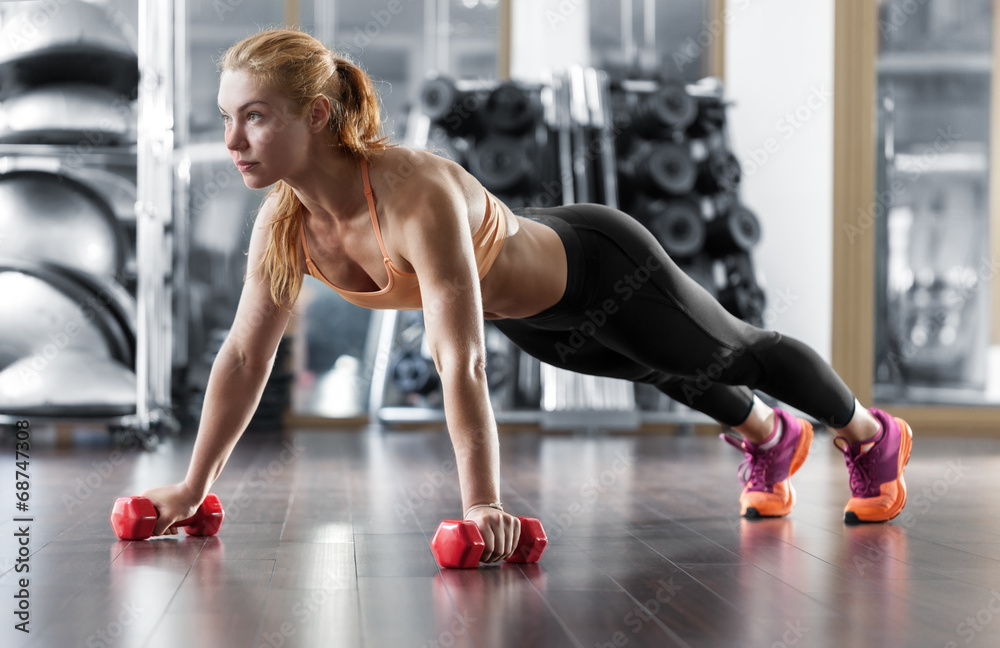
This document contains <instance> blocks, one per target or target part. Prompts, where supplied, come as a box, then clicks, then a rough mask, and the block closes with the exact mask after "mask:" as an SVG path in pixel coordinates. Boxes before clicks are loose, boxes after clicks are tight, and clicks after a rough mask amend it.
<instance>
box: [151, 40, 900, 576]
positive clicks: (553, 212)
mask: <svg viewBox="0 0 1000 648" xmlns="http://www.w3.org/2000/svg"><path fill="white" fill-rule="evenodd" d="M220 69H221V71H222V77H221V81H220V87H219V96H218V101H219V109H220V111H221V114H222V119H223V122H224V125H225V139H226V145H227V147H228V148H229V150H230V152H231V153H232V156H233V161H234V162H235V164H236V165H237V167H238V168H239V170H240V172H241V173H242V175H243V179H244V182H245V183H246V185H247V186H248V187H251V188H254V189H256V188H262V187H268V186H271V185H274V186H273V188H272V189H271V191H270V193H269V194H268V196H267V198H266V199H265V200H264V203H263V205H262V207H261V209H260V212H259V214H258V216H257V219H256V224H255V226H254V229H253V234H252V236H251V240H250V247H249V262H248V269H249V272H248V277H247V280H246V282H245V285H244V287H243V293H242V295H241V297H240V303H239V307H238V309H237V312H236V316H235V321H234V323H233V328H232V330H231V333H230V335H229V336H228V338H227V339H226V341H225V343H224V345H223V346H222V348H221V349H220V351H219V353H218V356H217V358H216V360H215V363H214V365H213V368H212V372H211V375H210V378H209V381H208V386H207V391H206V398H205V404H204V409H203V412H202V418H201V423H200V429H199V431H198V437H197V440H196V442H195V445H194V450H193V455H192V458H191V463H190V467H189V470H188V473H187V476H186V478H185V479H184V480H183V481H182V482H180V483H178V484H174V485H169V486H163V487H160V488H155V489H152V490H149V491H146V492H145V493H144V494H145V495H146V496H147V497H149V498H150V499H151V500H153V502H154V504H155V505H156V507H157V510H158V511H159V514H160V516H159V521H158V522H157V525H156V529H155V533H156V534H157V535H159V534H173V533H176V532H177V531H176V529H175V528H173V527H171V526H170V525H171V524H173V523H174V522H176V521H178V520H180V519H183V518H185V517H187V516H189V515H191V514H192V513H193V512H194V511H195V509H196V508H197V506H198V505H199V503H200V502H201V501H202V499H203V498H204V497H205V495H206V494H207V493H208V491H209V488H210V487H211V485H212V484H213V482H214V481H215V480H216V479H217V478H218V476H219V474H220V473H221V471H222V469H223V466H224V465H225V463H226V460H227V458H228V457H229V455H230V453H231V452H232V449H233V447H234V445H235V444H236V441H237V439H238V438H239V437H240V435H241V434H242V432H243V429H244V428H245V427H246V425H247V423H248V422H249V420H250V418H251V415H252V413H253V411H254V409H255V407H256V405H257V403H258V401H259V398H260V395H261V392H262V390H263V388H264V384H265V382H266V380H267V377H268V374H269V372H270V369H271V363H272V362H273V356H274V353H275V350H276V348H277V345H278V341H279V339H280V338H281V336H282V333H283V331H284V330H285V327H286V325H287V323H288V320H289V315H290V309H291V307H292V305H293V304H294V302H295V298H296V296H297V294H298V291H299V289H300V287H301V284H302V277H303V275H304V274H306V273H309V274H311V275H313V276H314V277H316V278H318V279H320V280H321V281H323V282H324V283H327V284H328V285H330V286H331V287H332V288H333V289H334V290H336V291H337V292H339V293H340V294H341V295H343V296H344V297H345V298H346V299H348V300H349V301H351V302H353V303H356V304H359V305H362V306H365V307H370V308H393V309H413V308H422V309H423V311H424V322H425V328H426V335H427V341H428V343H429V346H430V349H431V352H432V355H433V359H434V364H435V366H436V368H437V370H438V372H439V374H440V376H441V384H442V388H443V391H444V408H445V415H446V419H447V424H448V431H449V433H450V435H451V439H452V442H453V445H454V448H455V454H456V460H457V466H458V473H459V482H460V486H461V493H462V505H463V512H464V513H465V518H466V519H469V520H473V521H474V522H475V523H476V525H477V526H478V527H479V529H480V531H481V532H482V535H483V538H484V540H485V543H486V549H485V551H484V553H483V560H484V561H485V562H496V561H499V560H501V559H503V558H505V557H507V556H509V555H510V554H511V552H512V551H513V548H514V546H516V542H517V538H518V534H519V526H518V525H519V523H518V520H517V519H516V518H515V517H512V516H511V515H509V514H508V513H507V512H505V511H503V510H502V505H501V504H500V484H499V465H500V464H499V451H498V440H497V431H496V423H495V421H494V418H493V412H492V409H491V406H490V400H489V393H488V391H487V384H486V373H485V357H486V354H485V346H484V340H483V318H484V317H486V318H489V319H492V320H495V322H496V325H497V326H498V327H499V328H500V330H501V331H503V332H504V333H505V334H506V335H508V336H509V337H510V338H511V340H512V341H513V342H514V343H515V344H517V345H518V346H519V347H521V348H522V349H524V350H525V351H526V352H528V353H530V354H532V355H534V356H536V357H538V358H539V359H541V360H543V361H545V362H548V363H550V364H553V365H555V366H558V367H564V368H566V369H570V370H574V371H578V372H583V373H589V374H597V375H603V376H610V377H616V378H624V379H628V380H633V381H640V382H647V383H651V384H654V385H655V386H656V387H658V388H659V389H660V390H661V391H663V392H664V393H666V394H667V395H669V396H671V397H673V398H675V399H678V400H680V401H682V402H684V403H687V404H689V405H690V406H692V407H694V408H695V409H698V410H700V411H702V412H704V413H706V414H708V415H710V416H712V417H713V418H715V419H716V420H718V421H720V422H722V423H724V424H727V425H729V426H731V427H732V428H733V429H734V430H735V431H736V432H738V433H739V434H741V435H742V436H743V440H741V441H740V442H735V441H732V440H731V439H730V442H731V443H733V445H735V446H737V447H738V448H740V449H741V450H742V451H743V452H744V453H745V454H746V459H745V460H744V462H743V464H742V466H741V476H742V477H743V480H744V484H745V488H744V490H743V493H742V495H741V497H740V504H741V514H743V515H747V516H757V515H761V516H780V515H786V514H787V513H788V512H789V511H790V510H791V508H792V505H793V504H794V491H793V490H792V487H791V484H790V483H789V481H788V478H789V477H790V476H791V474H793V473H794V472H795V471H796V470H798V468H799V466H801V464H802V462H803V461H804V460H805V458H806V455H807V454H808V452H809V447H810V443H811V442H812V428H811V426H810V424H809V423H808V422H806V421H804V420H801V419H796V418H794V417H792V416H790V415H789V414H787V413H785V412H783V411H781V410H778V409H772V408H770V407H768V406H767V405H765V404H764V403H763V402H761V401H760V400H758V399H756V398H755V397H754V395H753V392H752V391H751V388H753V389H761V390H763V391H765V392H767V393H769V394H771V395H773V396H774V397H776V398H779V399H781V400H782V401H784V402H786V403H789V404H791V405H793V406H795V407H798V408H799V409H801V410H803V411H805V412H807V413H808V414H810V415H811V416H814V417H816V418H817V419H819V420H822V421H824V422H825V423H826V424H828V425H830V426H831V427H833V428H835V429H836V430H837V438H836V439H835V443H837V444H838V447H840V449H841V450H842V451H843V452H844V455H845V459H846V461H847V465H848V468H849V470H850V475H851V480H850V481H851V490H852V497H851V499H850V501H849V502H848V504H847V507H846V509H845V519H846V520H847V521H882V520H887V519H890V518H892V517H894V516H895V515H897V514H898V513H899V511H900V510H901V509H902V507H903V504H904V503H905V501H906V490H905V484H904V481H903V466H904V465H905V463H906V461H907V459H908V458H909V448H910V438H911V433H910V430H909V428H908V426H907V425H906V423H905V422H903V421H901V420H899V419H894V418H893V417H891V416H889V415H887V414H885V413H884V412H880V411H878V410H870V411H869V410H866V409H865V408H863V407H861V405H860V404H859V403H858V402H857V400H856V399H855V398H854V396H853V394H852V393H851V392H850V390H849V389H848V388H847V386H846V385H844V383H843V381H841V379H840V378H839V377H838V376H837V375H836V374H835V373H834V372H833V370H832V369H831V368H830V367H829V366H828V365H826V364H825V363H824V362H823V361H822V359H821V358H820V357H819V356H818V355H817V354H816V353H815V352H813V351H812V350H811V349H810V348H808V347H806V346H805V345H803V344H802V343H800V342H797V341H795V340H792V339H790V338H786V337H782V336H781V335H779V334H778V333H775V332H772V331H764V330H760V329H757V328H755V327H752V326H750V325H748V324H746V323H744V322H741V321H740V320H738V319H736V318H734V317H733V316H731V315H730V314H729V313H728V312H726V311H725V310H724V309H723V308H722V307H721V306H720V305H719V304H718V303H717V302H716V301H714V300H713V299H712V298H711V296H710V295H709V294H708V293H707V292H706V291H704V290H703V289H702V288H701V287H699V286H698V284H697V283H695V282H694V281H692V280H690V279H689V278H688V277H687V276H685V275H684V274H683V273H682V272H681V271H680V270H679V269H678V268H677V266H676V265H675V264H674V263H673V262H672V261H671V260H670V258H669V257H668V256H667V255H666V253H665V252H664V251H663V249H662V247H660V245H659V244H658V243H657V242H656V240H655V239H654V238H653V236H652V235H650V234H649V232H648V231H647V230H645V229H644V228H643V227H642V226H641V225H639V224H637V222H636V221H635V220H633V219H632V218H630V217H629V216H627V215H625V214H622V213H621V212H618V211H616V210H613V209H610V208H608V207H604V206H600V205H591V204H588V205H572V206H566V207H556V208H550V209H528V210H523V211H522V212H521V213H518V214H515V213H512V212H511V210H510V209H508V208H507V207H506V206H504V205H503V204H502V203H500V202H499V201H498V200H497V199H496V198H494V197H493V196H492V195H490V194H489V193H488V192H487V191H486V190H485V189H484V188H483V187H482V185H480V183H479V182H478V181H477V180H476V179H475V178H474V177H472V176H471V175H470V174H469V173H467V172H466V171H465V170H464V169H463V168H461V167H460V166H459V165H457V164H455V163H453V162H451V161H448V160H445V159H443V158H441V157H438V156H436V155H433V154H431V153H428V152H425V151H414V150H408V149H405V148H402V147H395V146H392V145H390V144H389V143H387V142H386V140H385V138H382V137H380V135H379V124H380V117H379V105H378V98H377V96H376V94H375V92H374V91H373V88H372V85H371V82H370V80H369V79H368V77H367V76H366V75H365V74H364V72H362V71H361V70H360V69H358V68H357V67H355V66H354V65H353V64H351V63H350V62H349V61H347V60H345V59H343V58H339V57H336V56H334V55H333V54H332V53H330V52H329V51H328V50H327V49H326V48H325V47H324V46H323V45H322V44H321V43H319V42H318V41H317V40H315V39H313V38H312V37H310V36H308V35H306V34H304V33H301V32H297V31H289V30H274V31H266V32H262V33H259V34H256V35H254V36H251V37H249V38H247V39H245V40H243V41H241V42H239V43H237V44H235V45H234V46H233V47H232V48H231V49H230V50H229V51H227V52H226V54H225V55H224V56H223V58H222V59H221V61H220ZM696 377H697V379H696ZM706 377H711V379H712V382H710V381H709V380H707V379H706ZM724 438H727V439H729V437H724Z"/></svg>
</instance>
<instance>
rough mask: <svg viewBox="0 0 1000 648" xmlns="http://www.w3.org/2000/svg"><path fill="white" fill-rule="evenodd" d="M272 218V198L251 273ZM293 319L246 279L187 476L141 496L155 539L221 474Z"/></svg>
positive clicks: (257, 235)
mask: <svg viewBox="0 0 1000 648" xmlns="http://www.w3.org/2000/svg"><path fill="white" fill-rule="evenodd" d="M272 215H273V202H272V201H270V200H268V201H267V202H265V204H264V205H263V206H262V208H261V210H260V213H259V214H258V216H257V219H256V223H255V224H254V229H253V232H252V234H251V235H250V250H249V254H248V260H247V262H248V265H247V267H248V268H249V269H251V270H252V269H254V268H256V267H257V265H258V264H259V263H260V260H261V258H262V256H263V254H264V250H265V249H266V246H267V239H268V238H269V231H268V228H267V227H266V225H265V223H267V222H269V219H270V217H271V216H272ZM289 319H290V314H289V313H288V312H287V311H285V310H283V309H281V308H278V307H277V306H276V305H275V304H274V302H273V301H272V300H271V293H270V285H269V284H268V282H267V280H265V279H262V278H261V277H260V275H254V276H252V277H249V278H248V279H247V280H246V282H245V283H244V285H243V292H242V294H241V295H240V302H239V306H238V307H237V309H236V316H235V317H234V319H233V326H232V328H231V329H230V331H229V335H228V336H227V337H226V340H225V342H223V344H222V347H221V348H220V349H219V353H218V354H217V355H216V357H215V361H214V362H213V363H212V371H211V373H210V374H209V378H208V385H207V387H206V390H205V401H204V405H203V407H202V413H201V421H200V423H199V426H198V436H197V438H196V440H195V444H194V450H193V452H192V455H191V463H190V465H189V467H188V472H187V476H186V477H185V478H184V481H182V482H179V483H177V484H172V485H169V486H162V487H160V488H154V489H150V490H148V491H146V492H144V493H143V495H145V496H146V497H149V498H150V499H151V500H152V501H153V504H154V505H155V506H156V508H157V511H158V513H159V518H158V519H157V523H156V526H155V528H154V530H153V534H154V535H161V534H164V533H166V534H171V535H172V534H174V533H176V532H177V530H176V528H170V525H171V524H173V523H174V522H176V521H178V520H182V519H184V518H186V517H189V516H190V515H193V514H194V511H195V510H197V508H198V506H199V505H200V504H201V502H202V500H204V499H205V496H206V495H207V494H208V492H209V489H210V488H211V487H212V484H213V483H215V480H216V479H218V477H219V475H220V474H221V473H222V469H223V467H224V466H225V465H226V461H227V460H228V459H229V455H230V454H231V453H232V451H233V448H234V447H235V446H236V442H237V440H238V439H239V438H240V436H241V435H242V434H243V431H244V430H245V429H246V426H247V425H248V424H249V422H250V419H251V417H252V416H253V413H254V411H255V410H256V408H257V405H258V404H259V402H260V397H261V394H262V393H263V391H264V386H265V384H266V383H267V378H268V376H269V375H270V373H271V367H272V366H273V363H274V355H275V352H276V350H277V348H278V343H279V342H280V340H281V336H282V334H283V333H284V331H285V328H286V327H287V325H288V321H289Z"/></svg>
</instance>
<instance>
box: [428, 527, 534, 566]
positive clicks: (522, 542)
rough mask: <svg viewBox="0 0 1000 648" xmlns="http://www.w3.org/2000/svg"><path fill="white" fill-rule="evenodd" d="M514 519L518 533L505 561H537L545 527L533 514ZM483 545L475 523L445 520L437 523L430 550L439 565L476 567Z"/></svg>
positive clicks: (484, 545) (484, 546) (484, 544)
mask: <svg viewBox="0 0 1000 648" xmlns="http://www.w3.org/2000/svg"><path fill="white" fill-rule="evenodd" d="M518 519H519V520H520V521H521V536H520V537H519V538H518V541H517V547H516V548H515V549H514V553H512V554H511V555H510V558H507V562H516V563H533V562H538V559H539V558H541V557H542V552H543V551H545V546H546V545H547V544H548V543H549V539H548V537H547V536H546V535H545V529H543V528H542V523H541V522H539V521H538V520H537V519H535V518H530V517H522V518H518ZM485 548H486V543H485V542H483V536H482V535H481V534H480V533H479V527H477V526H476V523H475V522H473V521H471V520H445V521H443V522H442V523H441V524H439V525H438V528H437V531H436V532H435V533H434V538H432V539H431V552H433V553H434V559H435V560H437V563H438V565H440V566H441V567H457V568H459V569H468V568H470V567H476V566H477V565H479V558H480V557H481V556H482V555H483V550H484V549H485Z"/></svg>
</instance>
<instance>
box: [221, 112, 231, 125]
mask: <svg viewBox="0 0 1000 648" xmlns="http://www.w3.org/2000/svg"><path fill="white" fill-rule="evenodd" d="M219 119H221V120H222V123H223V124H228V123H229V115H223V114H221V113H220V114H219Z"/></svg>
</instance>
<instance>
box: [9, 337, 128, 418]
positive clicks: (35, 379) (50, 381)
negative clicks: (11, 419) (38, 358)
mask: <svg viewBox="0 0 1000 648" xmlns="http://www.w3.org/2000/svg"><path fill="white" fill-rule="evenodd" d="M137 394H138V391H137V389H136V379H135V373H134V372H132V371H131V370H130V369H128V368H126V367H125V366H123V365H122V364H120V363H119V362H117V361H116V360H112V359H110V358H101V357H94V356H93V355H92V354H90V353H87V352H85V351H80V350H77V349H73V350H65V351H63V352H61V353H60V354H58V355H57V356H55V357H53V358H52V359H51V360H49V361H48V364H47V365H45V367H44V368H42V369H41V370H37V369H36V368H34V367H33V366H32V363H31V359H30V358H24V359H22V360H19V361H17V362H15V363H14V364H12V365H10V366H9V367H7V368H6V369H3V370H2V371H0V412H5V413H10V414H20V415H23V416H28V415H30V416H70V415H75V416H121V415H125V414H131V413H133V412H134V411H135V405H136V396H137Z"/></svg>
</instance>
